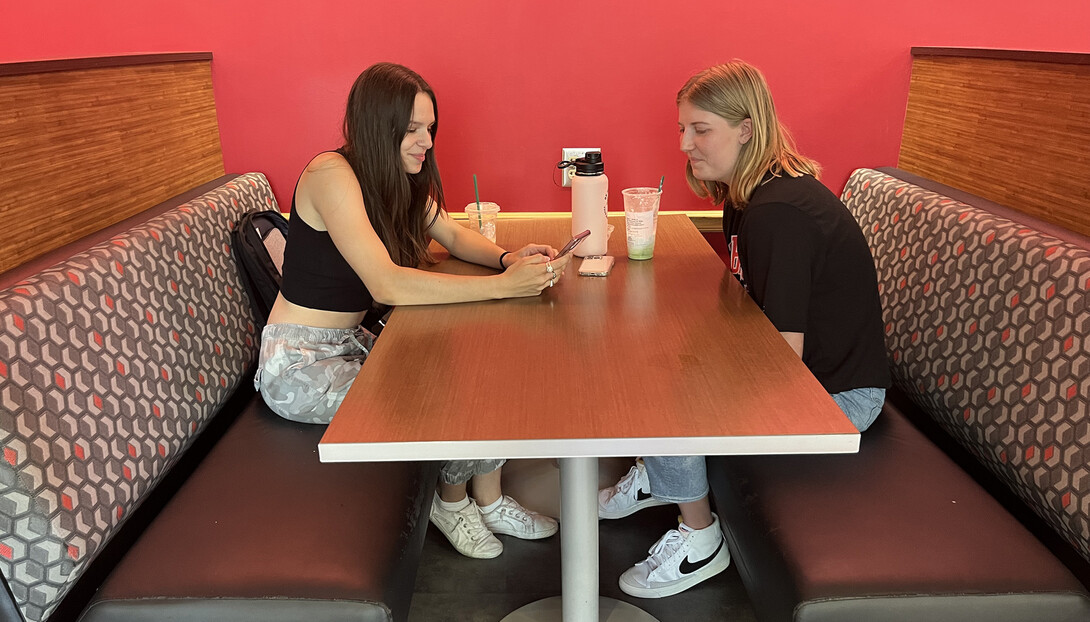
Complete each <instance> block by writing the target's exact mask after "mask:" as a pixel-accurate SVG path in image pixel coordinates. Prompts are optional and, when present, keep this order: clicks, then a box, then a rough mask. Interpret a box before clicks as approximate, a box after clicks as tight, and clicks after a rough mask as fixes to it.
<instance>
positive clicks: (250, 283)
mask: <svg viewBox="0 0 1090 622" xmlns="http://www.w3.org/2000/svg"><path fill="white" fill-rule="evenodd" d="M287 239H288V219H287V218H284V215H283V214H281V213H280V212H277V211H273V210H262V211H256V212H246V213H245V214H243V215H242V218H239V219H238V221H237V222H236V223H235V227H234V229H232V230H231V253H232V254H233V255H234V257H235V264H237V265H238V272H239V276H240V277H241V278H242V285H243V287H245V288H246V292H247V293H248V294H250V305H251V306H252V307H253V310H254V314H255V315H256V317H257V319H258V321H259V322H261V324H264V323H265V321H266V320H268V319H269V312H270V311H271V310H272V306H273V303H274V302H276V295H277V294H279V293H280V281H281V275H282V274H283V265H284V245H285V244H286V243H287ZM391 310H392V307H388V306H386V305H381V304H379V303H377V302H376V303H373V304H372V307H371V309H369V310H368V311H367V314H366V315H365V316H364V318H363V322H361V325H362V326H363V327H364V328H367V329H368V330H370V331H371V332H372V333H374V334H376V335H377V334H379V333H380V332H382V328H383V327H384V326H386V320H387V318H389V316H390V311H391Z"/></svg>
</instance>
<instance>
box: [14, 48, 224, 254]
mask: <svg viewBox="0 0 1090 622" xmlns="http://www.w3.org/2000/svg"><path fill="white" fill-rule="evenodd" d="M193 56H194V55H192V54H188V55H182V58H185V59H187V60H182V61H178V62H175V61H173V60H170V58H169V56H164V55H157V58H156V61H157V62H153V63H146V62H138V64H136V65H132V66H125V65H118V60H117V59H110V60H111V61H112V62H111V63H107V64H108V65H110V66H104V67H94V66H90V67H88V68H82V69H61V70H57V69H56V66H54V65H52V64H51V63H50V62H42V63H33V64H32V65H33V67H31V68H37V69H38V70H39V72H37V73H26V69H27V65H28V64H25V63H24V64H19V65H20V66H19V67H15V68H13V69H12V70H11V71H9V72H6V74H7V75H5V72H3V71H0V110H3V114H0V169H2V170H3V173H2V174H0V222H3V223H4V242H3V249H2V251H0V272H3V271H5V270H7V269H9V268H12V267H14V266H17V265H19V264H22V263H24V262H26V261H28V260H30V259H32V258H34V257H37V256H39V255H42V254H44V253H46V252H48V251H49V250H52V249H54V248H57V247H59V246H63V245H64V244H67V243H68V242H71V241H73V240H75V239H78V238H80V237H82V236H83V235H85V234H87V233H90V232H92V231H96V230H98V229H101V228H103V227H106V226H109V225H111V224H113V223H115V222H118V221H120V220H123V219H125V218H127V217H128V216H131V215H133V214H135V213H138V212H140V211H142V210H145V209H147V208H149V207H151V206H153V205H156V204H158V203H160V202H162V201H165V200H167V199H169V198H171V197H173V196H174V195H177V194H179V193H181V192H184V191H185V190H187V189H189V188H192V187H194V186H199V185H200V184H202V183H204V182H207V181H209V180H212V179H215V178H217V177H219V176H221V175H223V156H222V154H221V152H220V139H219V126H218V124H217V121H216V105H215V100H214V99H213V95H212V77H211V62H210V61H209V60H207V59H204V60H191V58H192V57H193ZM56 62H57V63H61V62H64V61H56ZM85 65H86V63H85ZM16 69H17V70H18V71H16Z"/></svg>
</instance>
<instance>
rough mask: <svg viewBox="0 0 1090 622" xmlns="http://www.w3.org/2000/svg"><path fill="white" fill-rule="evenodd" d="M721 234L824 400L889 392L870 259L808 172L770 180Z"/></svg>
mask: <svg viewBox="0 0 1090 622" xmlns="http://www.w3.org/2000/svg"><path fill="white" fill-rule="evenodd" d="M724 212H732V213H729V214H727V213H725V214H724V218H723V233H724V235H725V236H726V238H727V242H728V244H729V248H730V251H731V260H732V263H734V261H733V259H734V257H735V256H737V260H738V261H737V264H738V266H739V268H740V270H741V273H740V274H738V273H737V272H736V274H738V276H739V278H740V280H741V281H742V283H743V284H744V285H745V286H746V289H747V290H748V291H749V294H750V296H751V297H752V298H753V300H754V301H756V303H757V304H758V306H760V307H761V309H762V310H763V311H764V313H765V315H766V316H768V319H769V320H771V321H772V324H773V325H774V326H775V327H776V329H777V330H779V331H780V332H792V333H803V335H804V340H803V353H802V360H803V362H804V363H805V364H806V366H807V367H808V368H809V369H810V371H811V372H812V373H813V374H814V376H815V377H816V378H817V379H818V381H819V382H821V384H822V386H823V387H825V390H826V391H828V392H829V393H840V392H842V391H848V390H850V389H859V388H864V387H880V388H886V387H889V385H890V375H889V366H888V362H887V360H886V349H885V341H884V337H883V335H882V307H881V302H880V300H879V298H878V277H877V274H876V272H875V269H874V258H873V257H872V256H871V253H870V248H869V247H868V246H867V241H866V239H864V237H863V232H862V231H861V230H860V229H859V224H858V223H857V222H856V221H855V218H854V217H853V216H852V215H851V213H850V212H849V211H848V208H846V207H845V206H844V204H843V203H841V202H840V199H838V198H837V197H836V195H834V194H833V193H832V192H830V191H829V189H828V188H826V187H825V186H824V185H822V183H821V182H819V181H818V180H816V179H814V178H813V177H812V176H810V175H803V176H802V177H790V176H787V175H783V176H781V177H772V176H769V177H768V178H766V181H765V182H764V183H763V184H762V185H760V186H758V187H757V189H756V190H755V191H754V192H753V195H752V197H751V198H750V202H749V204H748V205H747V206H746V207H745V209H744V210H743V211H741V212H740V213H739V212H737V211H736V210H733V209H732V208H730V207H727V208H725V209H724Z"/></svg>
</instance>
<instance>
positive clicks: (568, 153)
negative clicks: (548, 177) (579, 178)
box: [560, 147, 601, 188]
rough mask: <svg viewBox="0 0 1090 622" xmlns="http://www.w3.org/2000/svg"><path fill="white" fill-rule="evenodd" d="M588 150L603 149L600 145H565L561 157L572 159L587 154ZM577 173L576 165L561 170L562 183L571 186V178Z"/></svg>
mask: <svg viewBox="0 0 1090 622" xmlns="http://www.w3.org/2000/svg"><path fill="white" fill-rule="evenodd" d="M588 151H601V149H599V148H598V147H564V148H563V149H561V150H560V159H561V160H567V161H569V162H570V161H572V160H574V159H576V158H581V157H583V156H585V155H586V154H587V152H588ZM572 175H575V167H574V166H569V167H568V168H566V169H563V170H562V171H561V172H560V185H561V186H563V187H565V188H571V178H572Z"/></svg>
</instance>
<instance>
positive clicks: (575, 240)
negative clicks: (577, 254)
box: [555, 229, 590, 259]
mask: <svg viewBox="0 0 1090 622" xmlns="http://www.w3.org/2000/svg"><path fill="white" fill-rule="evenodd" d="M588 235H590V229H587V230H586V231H584V232H582V233H577V234H575V235H573V236H572V239H570V240H568V243H567V244H565V245H564V248H562V249H560V252H559V253H557V254H556V257H555V259H560V258H561V257H563V256H564V255H567V254H568V253H570V252H572V251H573V250H575V247H576V246H579V243H580V242H582V241H583V240H584V239H585V238H586V237H587V236H588Z"/></svg>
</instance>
